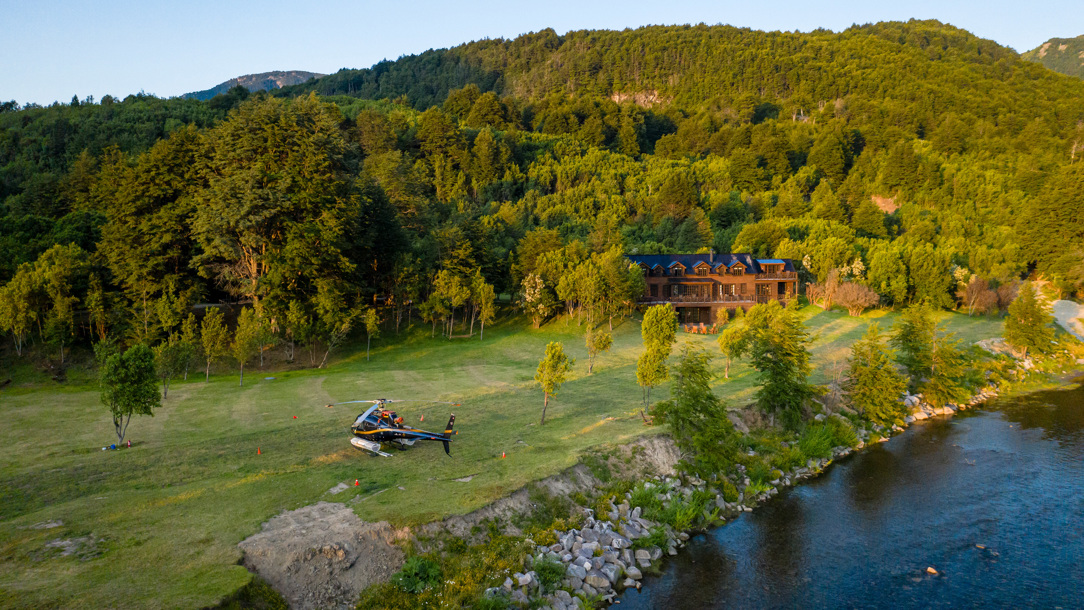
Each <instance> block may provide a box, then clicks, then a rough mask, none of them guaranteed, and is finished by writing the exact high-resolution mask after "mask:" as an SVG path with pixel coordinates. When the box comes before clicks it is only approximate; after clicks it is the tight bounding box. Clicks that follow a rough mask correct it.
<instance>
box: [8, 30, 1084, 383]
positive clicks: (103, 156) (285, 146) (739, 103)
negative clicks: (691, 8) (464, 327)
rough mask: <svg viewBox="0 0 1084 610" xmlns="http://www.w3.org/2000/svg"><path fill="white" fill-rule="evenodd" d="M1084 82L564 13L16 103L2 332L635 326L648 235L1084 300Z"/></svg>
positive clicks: (863, 34) (981, 55) (873, 275)
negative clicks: (502, 35)
mask: <svg viewBox="0 0 1084 610" xmlns="http://www.w3.org/2000/svg"><path fill="white" fill-rule="evenodd" d="M1081 99H1084V82H1081V81H1080V80H1078V79H1074V78H1070V77H1067V76H1064V75H1060V74H1056V73H1054V72H1051V71H1049V70H1047V69H1045V68H1044V67H1042V66H1040V65H1038V64H1035V63H1032V62H1029V61H1025V60H1024V59H1022V58H1021V57H1020V56H1019V55H1017V54H1016V53H1014V52H1013V51H1012V50H1010V49H1006V48H1004V47H1001V46H999V45H997V44H996V43H993V42H991V41H987V40H982V39H979V38H976V37H974V36H973V35H971V34H969V33H967V32H965V31H962V30H959V29H956V28H953V27H951V26H947V25H943V24H940V23H937V22H917V21H912V22H908V23H881V24H877V25H867V26H861V27H857V26H856V27H853V28H850V29H848V30H846V31H844V32H841V33H832V32H827V31H817V32H812V33H808V34H800V33H780V32H771V33H766V32H758V31H752V30H748V29H738V28H732V27H726V26H711V27H709V26H695V27H646V28H641V29H638V30H630V31H623V32H610V31H581V32H570V33H569V34H567V35H565V36H558V35H556V34H555V33H554V32H553V31H550V30H546V31H542V32H539V33H533V34H529V35H524V36H521V37H519V38H516V39H515V40H486V41H481V42H474V43H470V44H465V45H462V46H459V47H455V48H452V49H446V50H435V51H429V52H426V53H423V54H421V55H417V56H411V57H404V58H402V59H399V60H398V61H395V62H382V63H380V64H377V65H376V66H374V67H373V68H371V69H367V70H343V71H340V72H339V73H337V74H333V75H330V76H327V77H324V78H321V79H317V80H313V81H309V82H308V83H305V84H303V85H297V86H294V87H287V88H284V89H280V90H277V91H274V92H272V93H270V94H269V93H264V92H260V93H255V94H250V93H249V92H248V91H247V90H245V89H243V88H240V87H237V88H234V89H232V90H230V91H229V92H228V93H227V94H224V95H220V96H217V97H215V98H213V99H211V100H209V101H206V102H200V101H196V100H182V99H170V100H162V99H157V98H153V97H148V96H143V95H138V96H129V97H127V98H125V99H123V100H118V99H113V98H110V97H107V98H105V99H102V100H100V101H98V102H95V101H94V100H92V99H85V100H79V99H77V98H73V99H72V101H71V103H69V104H54V105H52V106H49V107H37V106H27V107H20V106H19V105H18V104H16V103H15V102H8V103H6V104H3V105H2V106H0V128H2V131H0V286H3V288H2V289H0V332H4V333H5V335H6V337H7V338H6V339H5V341H7V342H8V345H9V346H10V347H9V348H8V349H14V350H16V351H17V352H19V353H23V352H24V346H27V345H33V346H38V345H41V346H43V350H44V346H50V347H51V348H57V347H59V355H60V357H62V355H63V349H64V347H63V346H64V345H71V344H72V343H77V342H83V343H89V342H92V341H98V340H102V339H105V338H108V337H112V338H114V339H117V340H119V341H121V342H125V343H131V342H147V343H151V344H154V343H156V342H163V341H168V340H169V338H170V337H173V336H179V335H180V334H183V332H184V327H185V324H186V317H187V315H188V312H189V311H191V309H192V307H193V305H195V304H197V303H215V302H226V301H230V302H235V303H236V302H246V303H251V304H252V305H253V309H254V311H255V312H256V315H257V317H258V319H259V320H260V321H261V322H260V323H261V324H262V325H263V326H262V328H265V331H264V332H266V333H269V336H275V337H278V339H279V340H281V341H284V342H286V343H288V344H289V345H290V346H291V353H292V346H293V344H294V343H295V342H298V343H300V344H306V345H311V346H315V345H316V344H317V343H319V344H323V345H325V346H330V345H333V344H335V343H336V342H337V341H339V340H341V339H342V335H343V334H344V333H346V332H347V331H349V329H350V328H351V326H352V325H354V327H355V328H356V327H357V324H358V323H359V320H360V319H361V317H360V316H361V312H362V309H363V308H366V307H376V308H379V309H380V311H381V312H382V314H381V315H384V316H385V318H386V319H388V320H394V321H395V323H396V325H398V323H399V322H401V321H402V320H403V319H404V316H414V315H417V316H420V317H421V318H422V319H424V320H426V321H428V322H431V323H432V324H433V327H434V332H435V328H436V325H437V323H438V322H441V323H442V326H443V327H444V328H445V332H446V333H448V334H449V335H451V334H452V332H453V331H454V330H455V325H456V323H458V322H461V323H462V324H467V323H468V321H469V323H470V324H473V323H474V321H475V319H476V318H477V317H479V316H480V315H481V316H482V318H483V320H484V317H485V315H484V314H483V313H482V312H483V311H485V310H486V309H487V307H491V304H492V299H493V296H492V295H493V294H494V293H496V294H506V295H510V296H511V297H512V298H513V299H514V300H515V302H516V303H518V304H521V305H522V306H523V307H525V309H527V310H528V311H529V312H530V313H531V315H532V317H533V318H534V319H535V321H536V323H541V321H543V320H544V319H545V318H546V317H547V316H549V315H552V314H553V313H555V312H556V311H558V309H559V308H560V307H567V309H568V311H570V312H572V311H577V310H582V309H583V308H584V306H586V307H587V309H588V314H589V315H592V314H597V315H600V316H602V317H606V316H613V315H615V314H617V313H620V312H621V311H624V310H627V308H628V307H629V306H631V305H632V304H633V303H634V300H635V299H634V297H635V295H636V294H637V292H636V291H637V289H638V286H640V284H639V283H638V281H637V280H638V278H635V277H630V274H629V272H628V269H627V268H626V267H625V266H624V265H623V262H622V258H621V256H620V254H621V253H622V252H630V253H632V252H635V253H667V252H695V251H703V250H706V249H708V248H714V249H715V250H716V251H717V252H727V251H733V252H750V253H753V254H756V255H771V256H777V257H786V258H792V259H794V260H795V261H796V265H797V267H798V268H799V269H800V270H801V275H802V279H803V281H805V282H811V283H813V282H817V283H820V282H824V281H825V280H826V279H828V278H833V279H839V280H843V279H846V280H849V281H851V282H855V283H860V284H863V285H865V286H867V287H869V288H870V289H872V290H873V291H875V292H876V293H877V294H878V295H879V296H880V302H881V303H882V304H884V305H887V306H897V305H901V304H905V303H912V302H928V303H930V304H932V305H934V306H937V307H946V308H951V307H958V306H960V305H965V306H966V307H967V308H968V311H969V312H974V311H976V310H977V311H979V312H981V311H983V310H984V309H990V308H996V305H997V303H998V299H997V298H995V297H996V295H997V292H998V290H999V289H1005V288H1007V287H1011V286H1012V285H1014V284H1015V282H1016V281H1017V280H1019V279H1021V278H1024V277H1026V276H1029V275H1030V276H1033V277H1041V278H1044V279H1046V280H1049V281H1050V283H1051V285H1052V286H1054V287H1056V288H1057V289H1058V290H1061V291H1062V293H1063V294H1065V295H1071V294H1078V295H1079V294H1080V293H1081V290H1082V289H1084V215H1082V214H1080V212H1079V210H1080V207H1081V205H1080V201H1081V198H1082V195H1084V165H1082V164H1081V161H1080V159H1079V157H1080V155H1081V154H1082V153H1084V106H1081V104H1080V100H1081ZM976 295H979V296H976ZM983 295H987V296H986V297H983ZM980 297H983V298H980ZM987 297H989V298H987ZM1002 301H1004V299H1002ZM487 303H488V305H487ZM976 304H985V305H983V306H981V307H980V306H977V305H976ZM389 323H390V322H389ZM188 324H192V322H191V321H189V322H188ZM268 340H269V341H270V339H268ZM265 343H266V341H265ZM43 353H44V351H43ZM50 353H52V350H50ZM312 353H313V354H315V353H316V351H315V347H313V350H312ZM318 360H319V359H318V358H316V357H315V356H313V363H314V364H315V363H316V362H317V361H318Z"/></svg>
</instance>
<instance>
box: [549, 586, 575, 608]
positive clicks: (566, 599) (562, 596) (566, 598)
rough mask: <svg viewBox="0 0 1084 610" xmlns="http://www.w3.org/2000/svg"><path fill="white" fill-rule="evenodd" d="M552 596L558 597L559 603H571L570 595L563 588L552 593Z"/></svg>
mask: <svg viewBox="0 0 1084 610" xmlns="http://www.w3.org/2000/svg"><path fill="white" fill-rule="evenodd" d="M553 596H554V597H556V598H557V599H559V600H560V601H561V603H563V604H565V605H566V606H567V605H568V604H571V603H572V595H571V594H569V592H568V591H565V590H564V589H558V590H557V592H556V593H554V594H553Z"/></svg>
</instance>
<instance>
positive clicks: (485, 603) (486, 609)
mask: <svg viewBox="0 0 1084 610" xmlns="http://www.w3.org/2000/svg"><path fill="white" fill-rule="evenodd" d="M511 607H512V606H510V605H509V603H508V598H507V597H505V596H503V595H496V596H494V597H485V596H482V597H481V598H480V599H479V600H478V601H476V602H474V603H473V604H472V605H471V608H474V610H508V609H509V608H511ZM358 608H361V606H360V605H359V606H358Z"/></svg>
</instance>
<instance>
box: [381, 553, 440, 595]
mask: <svg viewBox="0 0 1084 610" xmlns="http://www.w3.org/2000/svg"><path fill="white" fill-rule="evenodd" d="M440 579H441V573H440V566H439V565H437V562H435V561H433V560H432V559H429V558H427V557H422V556H421V555H414V556H413V557H410V558H409V559H407V560H406V563H405V564H403V567H402V569H400V570H399V571H398V572H396V573H395V574H394V575H393V576H392V577H391V580H392V582H393V583H395V586H397V587H399V588H400V589H402V590H403V591H406V592H408V593H421V592H422V591H424V590H426V589H428V588H429V587H435V586H437V585H439V584H440Z"/></svg>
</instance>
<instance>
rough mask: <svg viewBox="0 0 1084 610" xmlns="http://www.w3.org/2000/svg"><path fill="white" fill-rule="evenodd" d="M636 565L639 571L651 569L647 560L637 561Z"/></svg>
mask: <svg viewBox="0 0 1084 610" xmlns="http://www.w3.org/2000/svg"><path fill="white" fill-rule="evenodd" d="M636 563H637V565H639V566H640V569H641V570H646V569H648V568H650V567H651V562H650V561H648V560H647V559H637V560H636Z"/></svg>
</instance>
